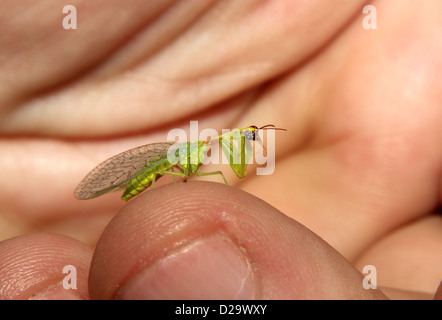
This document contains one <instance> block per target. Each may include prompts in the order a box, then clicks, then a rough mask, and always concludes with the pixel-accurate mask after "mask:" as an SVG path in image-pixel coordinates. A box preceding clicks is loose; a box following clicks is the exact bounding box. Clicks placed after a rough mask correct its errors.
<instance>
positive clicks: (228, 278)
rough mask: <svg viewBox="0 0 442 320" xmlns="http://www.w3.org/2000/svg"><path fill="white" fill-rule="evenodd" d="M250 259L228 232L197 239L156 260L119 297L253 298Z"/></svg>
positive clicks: (120, 291)
mask: <svg viewBox="0 0 442 320" xmlns="http://www.w3.org/2000/svg"><path fill="white" fill-rule="evenodd" d="M254 297H255V285H254V281H253V276H252V272H251V269H250V264H249V261H248V260H247V257H246V254H245V252H244V251H243V250H240V249H239V248H238V247H237V246H236V245H235V244H234V243H233V242H232V241H231V240H230V239H229V238H228V237H227V236H226V235H225V234H220V233H217V234H213V235H210V236H208V237H205V238H202V239H199V240H196V241H195V242H193V243H191V244H189V245H188V246H186V247H184V248H182V249H181V250H180V251H179V252H176V253H173V254H172V255H170V256H168V257H166V258H164V259H162V260H159V261H157V262H154V263H153V264H152V265H151V266H150V267H149V268H147V269H145V270H144V271H142V272H141V273H139V274H138V275H136V276H135V277H134V278H133V279H132V280H130V281H129V282H128V283H127V284H126V285H125V286H124V287H122V288H121V289H120V290H119V291H118V293H117V295H116V298H117V299H253V298H254Z"/></svg>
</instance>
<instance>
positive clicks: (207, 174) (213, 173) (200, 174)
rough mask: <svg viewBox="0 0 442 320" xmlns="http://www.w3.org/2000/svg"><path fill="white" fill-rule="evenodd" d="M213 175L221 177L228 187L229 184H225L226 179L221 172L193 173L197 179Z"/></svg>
mask: <svg viewBox="0 0 442 320" xmlns="http://www.w3.org/2000/svg"><path fill="white" fill-rule="evenodd" d="M215 174H219V175H221V177H222V178H223V180H224V183H225V184H227V185H229V184H228V183H227V180H226V177H224V174H223V173H222V172H221V171H213V172H195V175H196V176H198V177H202V176H213V175H215Z"/></svg>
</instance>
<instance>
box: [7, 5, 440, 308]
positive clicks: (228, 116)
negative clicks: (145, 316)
mask: <svg viewBox="0 0 442 320" xmlns="http://www.w3.org/2000/svg"><path fill="white" fill-rule="evenodd" d="M363 4H364V2H363V1H359V2H358V1H349V2H348V3H346V4H340V5H336V4H335V3H334V2H323V3H301V2H295V1H292V2H285V1H281V2H279V1H269V2H265V3H264V2H263V3H261V2H258V1H248V2H244V1H242V2H217V3H216V4H211V3H209V2H206V1H203V2H201V3H197V2H195V3H193V4H189V3H188V2H186V3H184V2H179V3H176V2H171V3H166V2H165V1H158V2H157V3H154V4H152V2H150V3H149V4H145V1H132V2H126V3H125V4H124V6H123V5H122V4H121V3H120V2H119V1H114V2H110V1H106V2H99V1H94V4H90V3H86V2H85V3H83V4H78V5H76V7H77V12H78V20H79V22H78V29H77V30H64V29H63V28H62V26H61V20H62V18H63V16H62V14H61V7H58V4H57V6H54V5H52V4H51V2H47V3H41V4H39V5H34V6H32V7H30V8H27V7H24V5H25V4H23V3H19V2H17V1H14V2H11V3H10V4H9V3H7V2H3V3H2V5H3V7H4V8H2V10H0V15H3V16H1V19H0V21H2V23H3V24H4V27H3V28H2V30H4V32H5V33H4V34H5V35H6V36H5V37H3V38H2V39H0V41H1V42H2V43H1V44H0V48H2V49H1V50H2V57H3V59H2V65H1V70H2V77H1V78H0V81H1V82H2V84H1V85H0V88H1V89H0V90H3V91H2V94H1V95H0V97H1V98H0V99H1V100H2V101H1V102H2V103H1V104H0V105H1V108H2V109H1V114H2V116H1V119H0V130H1V132H2V138H1V141H0V150H2V151H1V152H2V156H1V158H0V168H1V169H2V170H1V172H2V173H3V178H2V180H1V182H0V183H1V187H0V189H1V190H2V192H1V193H0V208H1V216H0V217H1V220H2V223H1V224H0V228H1V234H2V235H3V236H2V238H3V239H8V238H11V237H13V236H16V235H23V236H21V237H18V238H14V239H11V240H7V241H4V242H2V243H1V244H0V264H1V267H0V279H2V285H1V291H0V292H1V295H2V298H29V297H35V298H39V297H40V298H42V297H47V298H57V297H58V298H59V297H62V296H64V295H68V296H69V297H76V296H79V297H81V298H87V297H88V290H89V291H90V293H91V297H92V298H102V299H108V298H113V297H119V298H125V297H126V298H135V297H145V298H173V297H178V298H182V297H189V298H198V297H202V298H205V297H206V298H207V297H208V298H211V297H217V298H233V297H243V298H247V297H250V295H251V296H252V297H257V298H286V299H291V298H382V297H383V295H382V293H380V292H378V291H376V290H366V289H364V288H363V287H362V276H361V275H360V274H359V273H358V272H357V271H356V269H354V268H353V267H352V265H353V266H356V268H357V269H358V270H359V271H361V270H362V267H363V266H364V265H367V264H370V265H374V266H376V268H377V273H378V285H384V286H391V287H397V288H401V289H405V290H417V291H426V292H428V293H432V292H434V290H435V289H436V286H437V282H438V281H439V280H440V279H441V274H440V268H439V266H440V265H441V262H442V261H441V260H442V255H441V253H440V247H441V242H442V239H441V238H440V234H441V232H440V231H441V218H440V215H436V214H432V212H434V210H435V209H436V208H437V207H438V206H439V204H440V198H441V192H440V175H439V172H440V166H441V163H442V162H441V158H442V150H441V149H440V147H439V145H440V143H439V142H440V139H441V135H442V134H441V133H440V130H439V128H438V125H439V121H438V120H439V119H440V118H441V112H442V110H441V107H440V105H441V92H442V90H440V81H437V79H438V78H437V77H438V74H439V71H440V69H441V60H440V56H441V54H440V51H441V48H440V46H439V43H438V42H437V41H436V39H438V30H440V26H439V24H440V21H441V19H437V17H434V15H436V14H437V13H438V12H441V10H440V8H439V6H440V4H439V3H438V2H437V1H434V2H430V1H427V2H426V3H425V5H423V4H415V5H410V4H407V6H403V5H401V3H400V2H394V1H389V2H388V3H379V4H378V3H375V5H376V8H377V12H378V15H379V17H378V23H379V28H378V29H377V30H365V29H363V28H362V25H361V20H362V14H361V11H362V6H363ZM26 10H28V11H26ZM24 11H26V12H27V13H29V14H27V15H24V14H22V15H19V14H18V12H24ZM116 13H118V14H116ZM161 13H163V14H162V15H161ZM12 17H17V18H16V19H12ZM428 17H434V19H428ZM381 22H382V24H381ZM381 25H382V27H381ZM411 26H412V27H411ZM410 29H411V30H410ZM189 120H198V121H199V126H200V128H201V129H202V128H206V127H213V128H217V129H221V128H234V127H244V126H247V125H250V124H256V125H258V126H259V125H264V124H267V123H273V124H275V125H277V126H278V127H283V128H287V129H288V132H286V133H281V134H278V135H277V146H276V151H277V162H276V171H275V173H274V174H273V175H271V176H253V171H252V170H249V174H248V176H247V177H246V178H245V180H241V181H240V182H238V183H237V185H236V187H238V188H240V189H243V190H245V191H247V192H249V193H250V194H252V195H255V196H257V197H258V198H260V199H263V200H264V201H266V202H268V203H270V204H271V205H273V206H274V207H275V208H277V209H279V210H280V211H278V210H276V209H274V208H272V207H269V206H267V205H266V204H265V203H263V202H261V201H260V200H257V199H256V198H253V197H252V196H251V195H248V194H246V193H243V192H240V191H238V190H237V189H232V188H230V187H226V186H223V185H218V184H212V183H200V182H198V183H191V182H189V183H188V184H186V185H183V184H170V185H167V186H164V187H161V188H155V189H154V190H152V191H148V192H144V193H143V194H142V195H140V196H138V197H137V198H138V199H134V200H132V201H130V202H129V203H128V205H127V206H125V207H124V208H123V209H122V210H121V211H120V212H119V213H118V214H117V215H116V216H115V218H114V219H113V220H112V221H111V222H110V223H109V221H110V219H111V218H112V217H113V216H114V215H115V213H116V212H118V210H119V209H120V208H122V207H123V205H124V204H123V203H121V200H119V195H111V196H104V197H101V198H98V199H96V200H91V201H84V202H82V201H78V200H75V199H74V198H73V196H72V193H73V190H74V188H75V186H76V184H77V183H78V182H79V181H80V179H81V178H82V177H83V176H84V174H86V173H87V172H88V170H90V169H92V167H93V166H94V165H96V164H98V162H100V161H102V160H104V159H105V158H106V157H108V156H112V155H113V154H116V153H118V152H120V151H124V150H125V149H128V148H130V147H134V146H137V145H141V144H146V143H149V142H156V141H163V140H164V138H165V136H166V133H167V131H168V130H169V129H171V128H174V127H185V125H186V124H188V123H189ZM208 170H210V168H209V169H208ZM222 170H223V171H224V173H225V174H226V178H227V180H228V181H229V182H230V183H231V184H234V183H236V182H237V181H236V180H235V179H236V178H235V177H234V176H233V175H230V176H229V175H228V173H227V170H230V169H229V168H227V170H224V169H222ZM230 174H232V173H230ZM163 179H164V180H166V178H163ZM163 179H162V180H163ZM160 182H161V180H160V181H159V182H158V185H159V184H160ZM166 182H167V180H166ZM163 183H164V182H163ZM283 213H284V214H283ZM296 221H299V222H300V223H302V224H303V225H305V227H304V226H302V225H301V224H299V223H298V222H296ZM106 225H107V227H106V229H105V231H104V233H102V232H103V228H104V227H105V226H106ZM309 229H310V230H312V231H313V232H315V233H316V234H317V235H319V237H321V238H322V239H324V240H325V241H326V242H327V243H328V244H326V243H325V242H324V241H323V240H322V239H320V238H319V237H318V236H316V235H315V234H314V233H313V232H311V231H309ZM36 231H44V232H56V233H59V234H62V235H53V234H46V233H39V234H35V233H34V232H36ZM67 236H69V237H67ZM100 236H101V238H100V240H99V241H98V245H97V246H96V247H95V244H96V242H97V240H98V239H99V237H100ZM201 240H205V241H201ZM85 244H88V245H89V246H87V245H85ZM201 244H206V245H207V246H203V245H201ZM190 248H193V249H195V248H196V249H197V251H194V250H190ZM180 250H181V251H180ZM183 250H184V251H183ZM223 250H225V251H223ZM93 252H94V253H95V256H94V258H93V259H92V253H93ZM180 252H181V253H180ZM220 252H224V253H222V254H221V253H220ZM338 252H339V254H338ZM341 255H342V256H341ZM166 257H168V258H166ZM197 257H201V258H202V259H201V260H199V261H200V262H201V263H200V264H198V265H196V264H194V263H193V262H194V261H198V260H195V259H196V258H197ZM222 257H224V258H225V261H227V262H230V263H228V265H232V266H233V267H232V270H228V271H229V274H234V275H236V276H232V277H228V279H232V282H231V283H229V282H227V281H226V280H225V278H223V277H222V274H221V271H220V270H218V269H216V268H217V267H220V265H221V262H222V261H223V259H222ZM215 259H217V260H215ZM213 261H219V262H220V263H216V264H215V263H213ZM90 264H91V275H90V282H89V285H90V287H89V288H88V280H87V277H88V275H87V271H88V270H89V267H90ZM64 265H74V266H76V267H77V270H78V279H77V282H78V287H79V289H78V290H77V291H76V292H75V291H74V292H73V291H67V290H65V289H60V281H61V279H63V277H64V276H65V274H62V273H61V271H60V270H61V269H62V268H63V266H64ZM183 265H184V266H186V267H187V268H182V266H183ZM24 266H25V267H26V268H25V267H24ZM221 266H222V265H221ZM149 267H150V268H149ZM193 267H194V268H193ZM234 267H237V268H236V269H234ZM20 270H25V272H23V273H20V272H19V271H20ZM142 270H147V271H145V272H143V271H142ZM152 270H153V271H152ZM180 270H181V272H183V273H178V272H179V271H180ZM203 270H207V273H203ZM224 270H225V269H224ZM154 271H155V272H160V273H153V272H154ZM210 271H212V272H210ZM186 272H187V273H186ZM214 273H215V274H217V275H219V276H217V277H216V279H218V280H216V279H215V280H213V281H214V282H213V283H210V282H209V281H210V280H209V279H208V275H211V274H214ZM171 274H176V275H177V279H175V280H176V281H175V282H171V281H170V280H168V279H171V277H170V275H171ZM136 275H139V276H136ZM142 275H147V276H146V277H145V278H143V277H142ZM152 275H154V276H152ZM161 275H163V277H162V276H161ZM198 275H201V278H200V280H201V281H202V280H204V281H202V282H203V283H205V284H207V285H206V286H204V287H201V286H198V284H199V285H201V282H200V283H196V282H195V279H198V277H196V276H198ZM203 276H205V277H206V278H204V277H203ZM146 279H147V280H146ZM221 279H222V280H221ZM131 280H132V281H131ZM163 280H164V281H165V282H161V281H163ZM137 281H140V282H137ZM143 281H144V282H143ZM139 283H140V284H146V283H148V284H149V286H146V285H144V286H140V285H139ZM56 284H58V285H56ZM190 284H191V285H192V287H191V289H192V290H190V292H189V291H185V289H186V288H187V289H189V285H190ZM238 284H240V285H239V286H238ZM122 287H124V289H121V288H122ZM146 288H147V290H146ZM152 288H155V290H154V289H152ZM196 288H199V290H196ZM129 289H133V290H132V291H129ZM204 289H206V290H207V291H204ZM240 289H241V290H240ZM385 292H386V293H387V294H390V295H391V297H397V296H396V295H394V292H390V291H385ZM180 294H181V295H180ZM218 294H219V295H218ZM247 294H249V295H247ZM406 294H407V293H404V295H406ZM408 296H409V295H407V297H408ZM429 296H431V295H429Z"/></svg>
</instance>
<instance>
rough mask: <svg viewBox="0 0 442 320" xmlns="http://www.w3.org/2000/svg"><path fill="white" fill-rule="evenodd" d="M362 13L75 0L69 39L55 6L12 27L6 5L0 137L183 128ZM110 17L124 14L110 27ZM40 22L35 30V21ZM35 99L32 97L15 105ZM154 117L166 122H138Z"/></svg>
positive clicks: (252, 3) (252, 2) (292, 4)
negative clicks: (180, 122) (180, 123)
mask: <svg viewBox="0 0 442 320" xmlns="http://www.w3.org/2000/svg"><path fill="white" fill-rule="evenodd" d="M362 3H364V1H362V0H359V1H350V2H346V3H345V4H341V5H336V4H335V3H332V2H324V3H317V2H310V1H267V2H262V1H257V0H249V1H231V2H219V1H185V2H181V1H178V2H176V1H175V2H165V1H155V2H149V3H147V2H145V1H139V0H138V1H136V0H132V1H130V3H129V4H128V3H125V4H124V5H123V4H122V3H121V2H118V1H112V2H111V3H109V1H97V2H94V5H90V3H89V2H87V1H83V2H80V3H79V4H76V5H75V6H77V16H78V21H79V22H78V28H77V30H64V28H63V27H62V19H63V18H64V17H63V15H62V14H61V12H62V6H60V7H57V6H54V5H52V4H51V3H50V2H47V3H46V5H45V4H44V3H43V4H42V6H41V7H39V8H38V9H35V12H33V13H34V14H29V15H27V16H26V17H29V18H28V19H13V20H11V19H8V17H9V16H13V15H14V14H15V11H18V10H20V9H19V8H17V7H14V4H15V2H13V3H10V4H8V5H4V8H2V10H0V12H1V13H3V15H4V19H2V21H4V20H6V21H8V24H7V26H6V28H4V29H5V32H8V33H13V32H17V31H16V30H20V31H21V32H22V33H21V34H20V37H15V38H13V37H9V38H7V39H8V40H10V41H9V42H10V43H6V44H4V45H2V44H3V43H0V46H2V48H3V47H5V48H8V51H6V52H5V54H4V56H5V57H6V58H5V59H4V60H5V61H8V64H5V67H7V69H6V70H5V72H6V73H5V74H13V75H14V79H16V80H15V81H13V82H11V81H10V80H9V78H8V77H3V78H4V79H6V81H3V82H2V83H0V84H2V85H0V88H6V89H5V90H4V93H5V94H4V95H0V97H3V96H4V100H6V101H5V103H2V104H1V105H8V106H9V108H8V109H6V108H4V110H3V111H4V114H3V115H2V117H1V118H0V120H1V126H0V127H1V129H2V131H3V132H7V133H19V134H26V133H27V134H29V133H36V134H39V135H40V134H56V135H64V136H88V137H89V136H91V135H95V136H98V135H115V134H118V133H127V132H133V131H134V130H143V129H145V128H147V127H148V126H150V127H152V126H160V125H162V124H165V123H167V122H173V121H174V120H177V119H180V118H181V119H182V118H184V117H185V116H186V115H191V114H195V112H197V111H198V110H203V109H206V108H208V107H210V106H213V105H216V104H217V103H220V102H221V101H226V100H227V99H228V98H231V97H233V96H236V95H237V94H238V93H240V92H243V91H246V90H248V89H250V88H252V87H254V86H256V85H257V84H260V83H262V82H264V81H266V80H268V79H270V78H273V77H275V76H277V75H278V74H280V73H282V72H285V71H286V69H287V68H292V67H293V66H296V65H297V64H299V63H300V62H301V61H303V60H305V59H306V57H307V56H309V55H311V54H312V53H313V52H315V51H316V50H317V49H318V48H320V47H321V46H323V44H324V43H325V42H327V41H329V40H330V39H331V38H332V37H333V36H334V35H335V34H336V33H337V32H338V31H339V30H340V28H342V27H343V26H344V25H345V24H346V23H347V22H348V20H349V19H350V18H351V17H352V16H353V14H354V12H355V10H358V9H359V8H360V6H361V5H362ZM40 10H41V11H40ZM117 11H124V12H125V14H124V15H120V16H118V18H115V15H114V13H115V12H117ZM42 12H44V16H45V23H44V24H43V23H35V19H37V18H38V17H39V16H41V15H42ZM330 12H333V13H334V14H332V15H330ZM80 18H81V19H80ZM110 18H112V19H110ZM110 20H112V22H110ZM38 21H39V20H38ZM275 21H277V22H278V23H275ZM318 21H321V28H317V23H318ZM30 26H32V28H30ZM309 26H311V28H310V27H309ZM306 29H308V30H309V32H305V30H306ZM23 31H26V32H23ZM23 33H24V34H23ZM97 33H100V34H101V35H102V36H101V37H100V39H97V41H99V42H98V43H95V44H96V50H92V51H91V50H90V47H89V46H87V45H84V44H85V43H88V41H90V34H97ZM43 35H44V36H43ZM287 35H290V41H287ZM17 39H20V40H21V41H20V42H18V41H16V40H17ZM14 40H15V41H14ZM67 46H68V47H69V48H75V50H66V47H67ZM208 52H215V53H216V57H217V58H216V59H214V58H213V55H211V54H208ZM30 60H31V61H37V63H34V64H29V63H27V64H26V66H31V67H32V68H31V70H29V69H30V68H17V66H21V65H24V64H25V62H27V61H30ZM12 62H13V63H12ZM2 67H3V66H2ZM116 75H122V76H120V77H118V76H116ZM60 83H61V84H63V86H62V87H60V86H59V84H60ZM48 93H49V94H48ZM33 95H38V99H29V100H28V101H25V102H23V100H24V99H26V98H28V97H32V96H33ZM128 97H130V99H128ZM17 101H20V102H17ZM60 101H61V102H62V103H61V104H60ZM146 101H149V103H146ZM6 102H7V103H6ZM11 105H12V106H13V108H11ZM60 105H62V107H60ZM91 105H93V112H91ZM121 106H124V107H121ZM73 110H75V112H73ZM158 110H171V111H172V112H167V113H165V112H162V113H161V116H155V117H151V118H150V120H149V121H148V122H146V121H139V120H140V116H143V117H144V116H145V115H146V114H157V113H158ZM54 119H56V121H54Z"/></svg>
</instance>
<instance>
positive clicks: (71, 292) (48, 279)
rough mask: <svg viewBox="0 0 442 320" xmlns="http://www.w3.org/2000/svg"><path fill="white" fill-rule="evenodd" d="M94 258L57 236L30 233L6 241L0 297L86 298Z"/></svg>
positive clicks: (1, 250)
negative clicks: (90, 268)
mask: <svg viewBox="0 0 442 320" xmlns="http://www.w3.org/2000/svg"><path fill="white" fill-rule="evenodd" d="M91 257H92V250H91V249H90V248H89V247H87V246H86V245H84V244H83V243H81V242H80V241H78V240H75V239H73V238H70V237H67V236H63V235H58V234H48V233H40V234H28V235H24V236H19V237H15V238H12V239H8V240H6V241H3V242H1V243H0V279H2V281H1V283H0V297H1V299H87V298H88V297H89V294H88V287H87V277H88V271H89V264H90V260H91ZM64 280H66V281H68V282H64Z"/></svg>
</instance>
